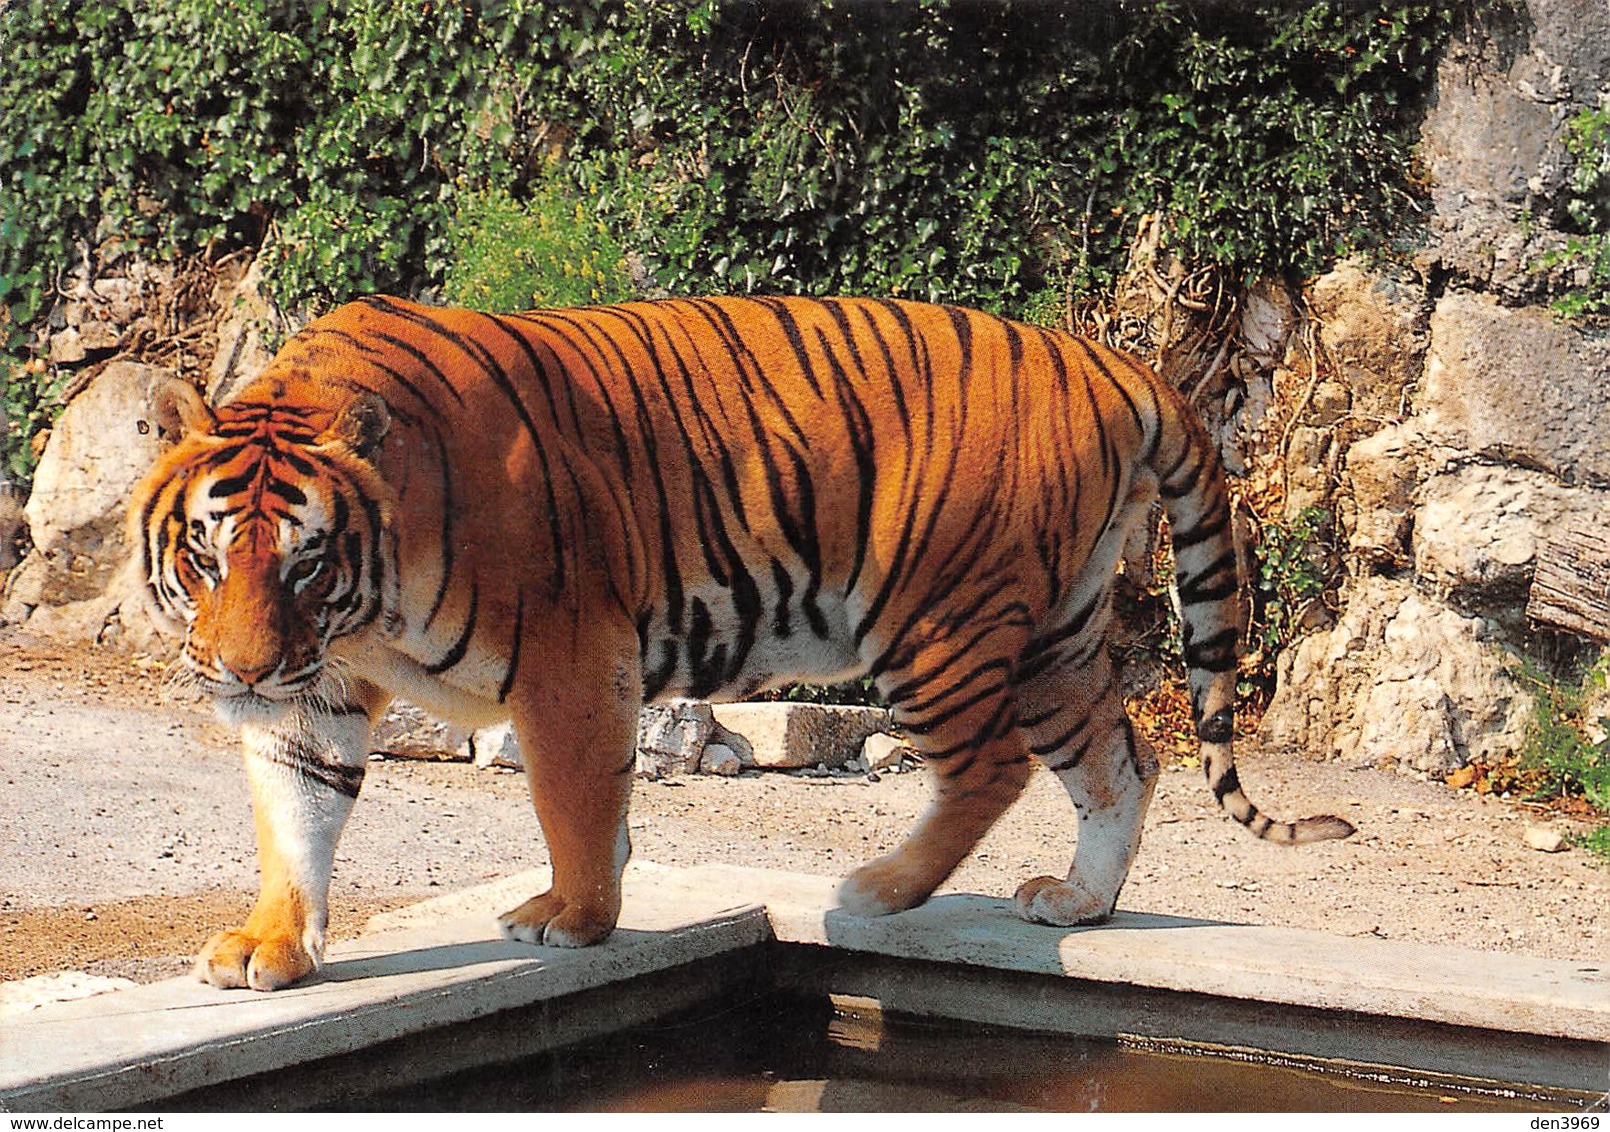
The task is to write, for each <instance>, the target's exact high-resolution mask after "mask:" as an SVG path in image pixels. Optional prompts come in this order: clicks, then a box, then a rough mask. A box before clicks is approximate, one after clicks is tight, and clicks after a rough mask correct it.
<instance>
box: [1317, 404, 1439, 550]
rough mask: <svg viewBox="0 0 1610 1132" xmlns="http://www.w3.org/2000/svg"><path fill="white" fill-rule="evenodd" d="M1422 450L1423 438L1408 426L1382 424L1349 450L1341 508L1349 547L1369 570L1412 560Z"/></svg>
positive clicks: (1339, 509)
mask: <svg viewBox="0 0 1610 1132" xmlns="http://www.w3.org/2000/svg"><path fill="white" fill-rule="evenodd" d="M1424 449H1425V440H1424V438H1423V437H1422V436H1421V435H1420V434H1419V432H1418V430H1416V429H1415V428H1414V427H1412V426H1407V425H1395V426H1393V427H1391V428H1384V429H1382V430H1381V431H1380V432H1377V433H1375V434H1374V435H1372V436H1369V437H1366V438H1365V439H1363V440H1361V441H1359V442H1358V443H1357V444H1355V445H1353V447H1352V448H1350V449H1348V452H1347V461H1346V465H1345V471H1344V473H1343V475H1342V484H1343V488H1344V490H1343V492H1342V494H1341V497H1340V499H1339V501H1338V503H1339V506H1338V511H1339V515H1340V518H1341V523H1342V528H1343V529H1344V530H1345V531H1346V532H1347V547H1348V550H1350V551H1351V552H1352V553H1353V554H1354V555H1355V556H1356V557H1357V558H1358V559H1359V560H1360V561H1361V562H1362V563H1363V564H1364V565H1365V566H1366V567H1367V568H1369V569H1372V570H1389V569H1394V568H1397V567H1400V566H1405V565H1407V564H1408V563H1409V562H1410V559H1411V556H1410V549H1409V540H1410V533H1411V531H1412V530H1413V523H1414V501H1415V489H1416V487H1417V486H1418V484H1419V481H1420V477H1421V459H1422V455H1423V452H1424Z"/></svg>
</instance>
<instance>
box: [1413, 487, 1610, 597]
mask: <svg viewBox="0 0 1610 1132" xmlns="http://www.w3.org/2000/svg"><path fill="white" fill-rule="evenodd" d="M1419 498H1420V505H1419V508H1418V510H1417V511H1416V513H1415V519H1414V540H1413V545H1414V570H1415V574H1416V576H1417V577H1418V578H1419V579H1420V581H1421V583H1422V585H1423V586H1425V587H1426V588H1428V589H1429V590H1430V592H1432V593H1433V594H1435V595H1436V596H1438V597H1441V598H1444V599H1446V600H1448V601H1450V602H1452V603H1453V604H1455V605H1457V606H1458V607H1460V608H1462V609H1465V610H1466V611H1467V612H1484V613H1487V614H1488V615H1490V616H1494V617H1500V618H1506V617H1507V618H1509V619H1512V620H1515V621H1518V620H1519V619H1520V618H1521V617H1522V615H1523V613H1524V610H1525V606H1526V593H1527V589H1528V587H1529V586H1530V584H1531V579H1532V571H1533V569H1534V567H1535V566H1536V558H1537V550H1538V545H1539V544H1540V543H1542V542H1545V541H1546V540H1547V539H1548V535H1549V532H1550V531H1552V530H1557V529H1559V527H1560V526H1561V525H1562V524H1563V523H1566V522H1569V521H1572V520H1576V519H1579V518H1580V519H1585V520H1587V521H1589V522H1592V523H1594V524H1596V525H1598V526H1601V527H1603V526H1610V492H1606V491H1594V490H1591V489H1588V488H1568V487H1566V486H1564V485H1563V484H1561V483H1560V482H1559V481H1558V480H1556V479H1554V478H1553V477H1551V476H1547V475H1544V474H1543V473H1541V472H1534V471H1529V470H1527V469H1525V468H1516V467H1503V466H1481V465H1475V466H1469V467H1463V468H1457V469H1455V470H1453V471H1451V472H1449V473H1447V474H1444V475H1437V476H1433V477H1432V478H1431V479H1429V480H1428V481H1427V482H1426V483H1425V485H1424V486H1423V487H1422V488H1421V490H1420V493H1419Z"/></svg>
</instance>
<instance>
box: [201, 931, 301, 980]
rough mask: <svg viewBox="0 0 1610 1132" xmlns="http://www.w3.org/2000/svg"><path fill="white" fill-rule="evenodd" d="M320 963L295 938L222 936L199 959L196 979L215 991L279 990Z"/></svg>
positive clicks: (243, 934) (229, 933)
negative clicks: (231, 988) (233, 989)
mask: <svg viewBox="0 0 1610 1132" xmlns="http://www.w3.org/2000/svg"><path fill="white" fill-rule="evenodd" d="M317 967H318V961H317V960H316V959H315V958H314V957H313V956H312V955H309V954H308V952H307V949H306V948H305V947H303V946H302V941H301V940H299V939H297V938H295V937H293V936H271V937H269V938H268V939H258V938H257V937H256V936H250V935H247V934H246V933H245V932H235V931H229V932H219V933H218V934H217V935H215V936H213V937H212V938H211V939H210V940H208V941H207V946H206V947H203V948H202V949H201V954H200V955H199V956H198V957H197V958H196V965H195V968H194V973H195V976H196V978H198V979H200V980H201V981H202V982H204V983H211V984H212V985H213V986H215V987H250V988H251V989H252V990H260V991H271V990H279V989H280V988H281V987H283V986H288V985H289V984H291V983H294V982H296V980H297V979H300V978H302V977H303V976H304V975H307V974H310V973H311V972H312V971H313V970H314V969H316V968H317Z"/></svg>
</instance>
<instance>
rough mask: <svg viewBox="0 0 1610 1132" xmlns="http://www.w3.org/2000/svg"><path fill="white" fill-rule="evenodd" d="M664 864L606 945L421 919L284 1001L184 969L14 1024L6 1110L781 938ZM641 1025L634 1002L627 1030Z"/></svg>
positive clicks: (130, 1088) (334, 1050)
mask: <svg viewBox="0 0 1610 1132" xmlns="http://www.w3.org/2000/svg"><path fill="white" fill-rule="evenodd" d="M664 872H670V870H660V869H657V868H655V867H653V866H637V867H634V868H633V869H632V870H631V871H630V877H629V886H628V890H627V891H628V897H627V903H628V905H629V908H628V910H627V912H626V913H625V914H624V915H623V916H622V919H621V927H620V929H618V930H617V931H616V932H615V933H614V934H613V935H612V936H611V937H610V938H609V940H608V941H607V942H606V943H604V944H603V945H601V946H599V947H590V948H583V949H580V950H567V949H563V948H549V947H531V946H528V945H525V944H519V943H513V942H510V941H507V940H503V939H501V938H500V937H499V936H498V932H497V927H496V924H495V923H494V922H493V920H492V919H491V917H490V916H488V915H475V916H471V917H469V918H457V919H441V918H435V919H432V920H427V919H426V918H421V920H420V921H419V922H418V923H416V924H415V925H414V926H409V927H400V928H396V929H394V930H388V931H382V932H374V933H370V934H367V935H365V936H364V937H363V938H361V939H359V940H356V941H353V942H352V943H350V944H347V945H344V946H339V947H336V948H333V949H332V952H331V955H330V957H329V959H328V961H327V962H326V964H325V966H324V968H323V970H322V971H320V973H319V974H318V976H317V977H316V978H314V979H311V980H309V981H308V982H305V983H299V984H297V985H295V986H293V987H289V988H287V989H285V990H281V991H276V992H274V993H272V994H262V993H259V992H256V991H249V990H227V991H226V990H218V989H216V988H214V987H209V986H204V985H202V984H201V983H198V982H196V981H194V980H192V979H189V978H183V979H170V980H167V981H165V982H160V983H152V984H150V985H147V986H142V987H137V988H134V989H132V990H125V991H119V992H115V993H111V994H105V995H100V996H98V997H95V998H89V999H80V1000H78V1001H75V1002H63V1003H57V1004H54V1005H52V1006H47V1007H41V1008H40V1009H38V1010H36V1011H33V1012H31V1013H29V1014H26V1015H23V1016H21V1017H19V1018H15V1019H11V1020H8V1021H7V1023H6V1026H5V1031H4V1034H3V1035H0V1108H3V1109H8V1110H13V1111H31V1110H57V1109H74V1110H109V1109H120V1108H127V1107H129V1106H132V1105H137V1104H144V1103H148V1102H151V1101H154V1100H158V1099H160V1098H163V1097H171V1096H175V1095H177V1094H179V1093H183V1092H187V1091H189V1090H191V1089H195V1088H200V1087H202V1086H206V1085H212V1084H216V1083H218V1082H220V1081H228V1080H232V1079H237V1078H242V1077H247V1076H250V1075H253V1074H257V1073H265V1072H270V1071H273V1070H277V1069H283V1068H286V1067H288V1066H292V1065H298V1064H302V1063H305V1062H310V1061H315V1060H318V1059H321V1058H327V1057H332V1056H335V1055H337V1054H341V1053H346V1052H350V1051H352V1050H356V1049H361V1048H364V1047H367V1046H372V1045H375V1044H378V1043H380V1042H384V1041H389V1040H391V1039H393V1038H398V1037H402V1036H404V1035H408V1034H415V1033H419V1032H420V1031H423V1030H428V1029H432V1028H434V1027H438V1026H444V1025H450V1024H453V1023H456V1022H463V1021H467V1020H470V1019H475V1018H481V1017H484V1016H486V1015H489V1014H493V1013H495V1012H497V1011H502V1010H509V1009H514V1008H517V1007H522V1006H528V1005H530V1004H532V1003H536V1002H540V1001H548V1000H554V999H559V998H563V997H566V996H569V995H574V994H577V993H579V992H582V991H586V990H591V989H595V988H599V987H603V986H607V985H610V984H615V983H620V982H622V981H624V980H628V979H631V978H633V977H636V976H640V975H645V974H649V973H653V972H657V971H663V970H667V969H670V968H675V967H679V966H683V965H685V964H688V963H692V962H695V961H697V960H700V959H706V958H709V957H711V956H715V955H720V954H724V953H730V952H736V951H743V950H746V949H748V948H750V947H753V946H754V945H756V944H758V943H762V942H764V941H765V940H766V939H768V938H769V937H770V928H769V927H768V925H767V922H766V917H765V912H764V910H763V909H761V908H760V907H758V906H756V905H744V904H742V903H740V902H737V901H734V900H732V899H731V898H730V895H729V894H726V893H722V892H719V891H715V892H707V893H705V894H702V895H699V894H694V893H690V892H689V891H688V890H687V888H686V887H685V886H682V885H672V886H670V888H669V889H666V888H664V887H662V885H661V884H659V883H658V878H659V876H660V874H661V873H664ZM521 881H522V884H523V886H524V887H523V888H522V892H523V896H522V897H521V899H523V898H524V897H525V896H530V895H532V894H534V893H535V892H537V891H540V890H541V888H543V887H545V886H546V883H547V882H546V878H545V877H543V876H540V875H532V874H528V875H526V876H524V877H522V878H521ZM483 895H484V894H483ZM507 907H508V905H507V903H505V904H504V905H502V906H500V907H499V908H498V909H497V911H506V910H507ZM650 1016H652V1015H650ZM641 1020H643V1019H641V1018H639V1019H635V1020H634V1019H631V1018H630V1008H629V1007H626V1006H625V1005H624V1004H623V1009H622V1011H621V1019H620V1024H621V1025H623V1026H624V1025H632V1024H635V1022H636V1021H641Z"/></svg>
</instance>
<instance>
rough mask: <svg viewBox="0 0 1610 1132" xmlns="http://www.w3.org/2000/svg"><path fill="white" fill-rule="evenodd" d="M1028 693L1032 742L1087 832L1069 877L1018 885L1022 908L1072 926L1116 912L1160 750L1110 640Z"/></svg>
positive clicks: (1024, 710) (1039, 919)
mask: <svg viewBox="0 0 1610 1132" xmlns="http://www.w3.org/2000/svg"><path fill="white" fill-rule="evenodd" d="M1019 702H1020V704H1021V718H1022V720H1023V726H1024V729H1025V731H1027V733H1028V735H1029V745H1030V749H1031V750H1033V752H1034V754H1035V755H1036V756H1037V757H1038V758H1039V759H1040V761H1041V762H1042V763H1043V764H1044V765H1045V767H1046V768H1047V769H1048V770H1050V771H1051V772H1052V773H1053V774H1055V775H1056V776H1057V778H1058V779H1060V780H1061V782H1062V786H1063V788H1064V789H1065V790H1067V792H1068V796H1069V797H1070V798H1071V799H1072V800H1073V805H1074V809H1075V811H1076V812H1077V813H1078V815H1079V839H1078V845H1077V848H1076V850H1075V852H1074V858H1073V867H1072V868H1071V869H1070V870H1069V872H1068V875H1067V878H1066V879H1058V878H1056V877H1037V878H1035V879H1033V880H1030V881H1027V882H1025V883H1024V884H1023V885H1022V886H1021V887H1020V888H1019V889H1018V890H1017V897H1016V900H1017V909H1018V914H1019V915H1021V916H1022V917H1023V918H1024V919H1025V920H1030V921H1033V922H1035V923H1042V924H1055V925H1058V926H1063V927H1066V926H1071V925H1073V924H1089V923H1097V922H1099V921H1101V920H1105V919H1106V918H1107V917H1109V916H1111V915H1112V912H1113V908H1114V906H1115V905H1116V904H1117V902H1118V892H1119V890H1120V889H1121V888H1122V887H1123V885H1124V881H1125V880H1126V879H1127V878H1128V876H1129V869H1130V866H1131V865H1132V864H1133V863H1134V860H1135V853H1136V851H1137V850H1138V849H1139V848H1140V834H1141V825H1142V823H1143V821H1144V820H1145V817H1146V807H1147V806H1148V805H1149V804H1150V803H1151V799H1152V791H1153V789H1154V788H1155V787H1156V785H1157V773H1158V766H1157V758H1156V756H1155V755H1154V753H1153V751H1152V748H1151V745H1150V744H1148V743H1147V742H1146V740H1145V739H1144V738H1142V737H1141V736H1139V735H1136V734H1135V732H1134V728H1133V727H1132V726H1131V725H1130V722H1129V717H1128V716H1127V715H1126V714H1125V712H1124V702H1123V697H1122V695H1121V694H1120V693H1119V688H1118V678H1117V673H1116V672H1115V671H1114V669H1113V665H1112V662H1111V660H1110V659H1109V658H1108V656H1107V650H1106V649H1105V648H1097V649H1096V651H1095V655H1094V656H1092V657H1091V658H1089V659H1088V660H1085V661H1084V662H1083V663H1077V662H1074V663H1067V664H1064V665H1060V666H1058V667H1056V668H1053V669H1051V670H1049V671H1045V672H1043V673H1041V674H1039V675H1037V676H1035V677H1034V678H1033V679H1031V680H1029V681H1027V682H1026V683H1025V684H1024V685H1023V686H1022V687H1021V688H1020V689H1019Z"/></svg>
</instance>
